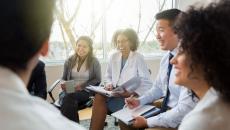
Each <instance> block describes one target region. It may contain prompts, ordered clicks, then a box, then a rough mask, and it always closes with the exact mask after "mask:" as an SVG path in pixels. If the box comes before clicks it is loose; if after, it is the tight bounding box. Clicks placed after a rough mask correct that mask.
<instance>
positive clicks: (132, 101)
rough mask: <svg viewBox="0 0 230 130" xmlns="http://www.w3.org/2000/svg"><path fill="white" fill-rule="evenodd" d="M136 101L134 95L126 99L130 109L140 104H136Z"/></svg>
mask: <svg viewBox="0 0 230 130" xmlns="http://www.w3.org/2000/svg"><path fill="white" fill-rule="evenodd" d="M136 102H137V101H136V99H134V98H132V97H131V98H126V99H125V103H126V105H127V106H128V107H129V108H130V109H133V108H135V107H137V106H138V105H136V104H137V103H136Z"/></svg>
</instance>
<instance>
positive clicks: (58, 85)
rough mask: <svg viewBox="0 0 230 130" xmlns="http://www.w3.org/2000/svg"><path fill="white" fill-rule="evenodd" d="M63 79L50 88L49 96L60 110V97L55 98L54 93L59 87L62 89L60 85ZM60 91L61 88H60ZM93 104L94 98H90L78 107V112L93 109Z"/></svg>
mask: <svg viewBox="0 0 230 130" xmlns="http://www.w3.org/2000/svg"><path fill="white" fill-rule="evenodd" d="M61 81H62V80H61V79H58V80H56V81H55V82H54V83H53V84H52V85H51V86H50V88H49V90H48V95H49V97H50V98H51V100H52V102H51V104H53V105H54V106H55V107H57V108H58V109H60V107H61V105H60V104H59V97H54V96H53V92H54V90H55V89H58V87H60V83H61ZM59 89H60V88H59ZM92 104H93V96H92V97H90V98H89V100H88V101H87V102H86V103H85V104H84V105H81V106H79V107H78V110H82V109H85V108H87V107H91V106H92Z"/></svg>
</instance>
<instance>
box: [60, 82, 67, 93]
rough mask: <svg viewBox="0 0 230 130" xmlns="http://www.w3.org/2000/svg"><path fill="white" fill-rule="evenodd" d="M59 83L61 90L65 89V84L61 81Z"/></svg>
mask: <svg viewBox="0 0 230 130" xmlns="http://www.w3.org/2000/svg"><path fill="white" fill-rule="evenodd" d="M60 85H61V89H62V91H66V86H65V84H64V82H62V83H61V84H60Z"/></svg>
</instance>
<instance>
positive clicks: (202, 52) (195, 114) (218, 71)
mask: <svg viewBox="0 0 230 130" xmlns="http://www.w3.org/2000/svg"><path fill="white" fill-rule="evenodd" d="M229 12H230V1H227V0H226V1H225V0H223V1H220V2H218V3H216V2H214V3H211V4H210V5H208V6H207V7H199V8H195V7H191V8H190V9H189V10H188V11H187V13H186V14H185V15H183V17H180V18H179V20H178V21H177V24H176V26H175V28H176V30H177V31H176V32H177V34H178V36H179V38H180V39H181V43H180V46H179V52H178V54H177V56H176V57H174V58H173V59H172V60H171V63H172V64H174V66H175V70H176V72H175V75H176V78H175V83H176V84H179V85H183V86H187V88H189V89H191V90H192V91H193V92H194V94H195V95H196V96H197V97H198V98H199V99H200V101H199V103H198V104H197V106H196V107H195V108H194V110H193V111H191V112H190V113H189V114H188V115H186V116H185V118H184V119H183V121H182V123H181V126H180V127H179V130H217V129H221V130H229V129H230V123H229V120H230V117H229V113H230V87H229V85H230V75H229V74H230V24H229V23H230V15H229Z"/></svg>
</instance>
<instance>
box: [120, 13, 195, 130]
mask: <svg viewBox="0 0 230 130" xmlns="http://www.w3.org/2000/svg"><path fill="white" fill-rule="evenodd" d="M180 13H181V11H180V10H178V9H169V10H165V11H162V12H160V13H158V14H157V15H156V20H157V25H156V32H157V33H156V38H157V40H158V42H159V45H160V48H161V49H162V50H165V51H167V53H166V54H165V56H164V57H163V58H162V60H161V62H160V70H159V73H158V76H157V78H156V80H155V81H154V84H153V87H152V89H151V90H150V91H148V92H146V93H145V94H144V95H143V96H141V97H139V98H127V99H126V103H127V105H128V106H129V107H130V108H135V107H137V106H139V105H143V104H148V103H151V102H154V101H156V100H158V99H160V98H161V97H164V100H163V103H162V106H161V113H160V114H158V115H156V116H152V117H150V118H147V119H146V118H144V117H142V116H138V117H136V118H135V121H134V123H133V126H132V128H131V127H129V128H127V126H125V125H124V128H122V129H126V130H127V129H135V128H156V127H164V128H176V127H178V125H179V124H180V122H181V120H182V119H183V117H184V116H185V115H186V114H187V113H188V112H189V111H191V110H192V109H193V107H194V106H195V104H196V103H195V102H194V101H193V100H192V97H191V94H190V93H189V92H188V90H187V89H186V88H185V87H181V86H178V85H176V84H174V78H175V72H174V68H173V67H172V65H171V64H170V62H169V60H170V59H171V58H172V57H173V56H175V54H176V52H177V45H178V38H177V34H175V31H174V30H173V25H174V22H175V20H176V18H177V16H178V15H179V14H180Z"/></svg>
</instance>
